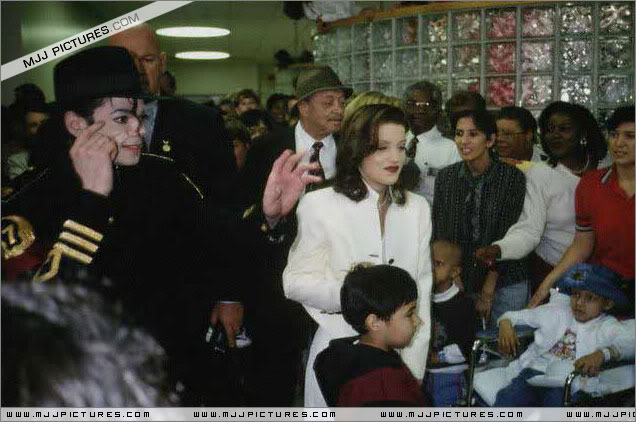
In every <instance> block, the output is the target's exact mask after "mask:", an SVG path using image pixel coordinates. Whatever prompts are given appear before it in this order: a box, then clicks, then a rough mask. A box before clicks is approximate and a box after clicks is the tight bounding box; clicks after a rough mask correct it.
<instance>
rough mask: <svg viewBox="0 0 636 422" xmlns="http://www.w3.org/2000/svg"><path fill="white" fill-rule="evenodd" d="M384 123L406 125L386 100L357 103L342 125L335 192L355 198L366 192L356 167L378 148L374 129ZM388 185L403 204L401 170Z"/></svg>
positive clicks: (398, 112) (397, 200)
mask: <svg viewBox="0 0 636 422" xmlns="http://www.w3.org/2000/svg"><path fill="white" fill-rule="evenodd" d="M384 123H395V124H398V125H401V126H404V128H405V129H406V128H407V127H408V123H407V120H406V115H405V114H404V112H403V111H402V110H401V109H399V108H397V107H393V106H390V105H386V104H372V105H366V106H362V107H360V108H359V109H358V110H357V111H355V112H354V113H353V114H352V115H351V118H350V119H348V120H347V122H346V123H345V125H344V126H343V127H342V130H341V131H340V134H341V138H340V144H339V145H338V154H337V155H336V177H335V178H334V184H333V186H334V190H335V191H336V192H338V193H342V194H343V195H346V196H347V197H348V198H349V199H351V200H353V201H356V202H359V201H361V200H362V199H364V198H365V197H366V196H367V193H368V192H367V187H366V185H365V184H364V182H363V181H362V176H361V175H360V170H359V168H360V165H361V164H362V160H364V158H366V157H367V156H369V155H371V154H373V153H374V152H375V151H376V150H377V149H378V131H379V129H380V126H381V125H382V124H384ZM389 189H391V191H390V193H391V195H392V198H393V201H394V202H395V203H396V204H398V205H403V204H404V203H405V202H406V193H405V189H404V182H403V173H400V176H399V178H398V180H397V182H396V183H395V184H394V185H393V186H390V187H389Z"/></svg>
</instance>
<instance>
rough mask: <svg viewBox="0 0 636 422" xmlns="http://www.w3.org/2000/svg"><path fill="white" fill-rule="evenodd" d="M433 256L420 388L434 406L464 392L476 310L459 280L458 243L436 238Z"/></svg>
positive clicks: (443, 404)
mask: <svg viewBox="0 0 636 422" xmlns="http://www.w3.org/2000/svg"><path fill="white" fill-rule="evenodd" d="M431 251H432V255H433V304H432V306H431V325H432V327H431V330H432V332H431V345H430V349H429V357H428V364H427V367H426V375H425V376H424V383H423V388H424V392H425V394H426V397H427V399H428V400H429V401H430V402H431V404H432V405H433V406H434V407H450V406H454V405H455V404H457V401H458V400H459V399H460V398H462V397H463V395H464V387H465V385H466V379H465V377H464V371H465V370H466V369H467V368H468V365H467V363H466V362H467V360H468V359H467V358H468V356H470V349H471V346H472V344H473V341H474V339H475V330H476V324H475V322H476V318H477V316H476V311H475V305H474V304H473V301H472V299H471V298H470V297H468V296H466V295H464V292H463V291H461V290H460V289H459V287H458V286H457V285H458V284H460V282H461V258H462V256H461V249H460V247H459V245H457V244H455V243H451V242H448V241H445V240H437V241H435V242H433V244H432V246H431Z"/></svg>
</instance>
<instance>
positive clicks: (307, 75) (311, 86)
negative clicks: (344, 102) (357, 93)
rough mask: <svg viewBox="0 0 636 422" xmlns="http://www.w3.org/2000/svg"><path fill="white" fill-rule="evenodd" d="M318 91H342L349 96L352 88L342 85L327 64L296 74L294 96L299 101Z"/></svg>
mask: <svg viewBox="0 0 636 422" xmlns="http://www.w3.org/2000/svg"><path fill="white" fill-rule="evenodd" d="M320 91H342V92H344V94H345V97H349V96H350V95H351V93H352V92H353V89H351V88H349V87H347V86H344V85H343V84H342V82H340V78H338V75H336V72H334V71H333V69H332V68H330V67H329V66H322V67H314V68H313V69H310V70H306V71H304V72H302V73H301V74H300V75H299V76H298V82H296V97H298V101H299V102H300V101H302V100H305V99H307V98H308V97H310V96H311V95H313V94H315V93H316V92H320Z"/></svg>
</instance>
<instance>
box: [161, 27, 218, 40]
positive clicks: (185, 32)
mask: <svg viewBox="0 0 636 422" xmlns="http://www.w3.org/2000/svg"><path fill="white" fill-rule="evenodd" d="M229 33H230V30H229V29H225V28H214V27H211V26H175V27H171V28H161V29H157V34H159V35H163V36H165V37H188V38H210V37H224V36H226V35H228V34H229Z"/></svg>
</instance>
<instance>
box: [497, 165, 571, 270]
mask: <svg viewBox="0 0 636 422" xmlns="http://www.w3.org/2000/svg"><path fill="white" fill-rule="evenodd" d="M517 167H518V168H519V169H520V170H521V171H524V172H525V175H526V197H525V200H524V204H523V211H522V213H521V216H520V217H519V221H517V222H516V223H515V224H514V225H513V226H512V227H510V228H509V229H508V232H507V233H506V236H505V237H504V238H503V239H501V240H499V241H497V242H494V243H493V244H495V245H499V247H500V248H501V259H502V260H506V259H521V258H523V257H524V256H526V255H528V254H529V253H530V252H532V250H535V252H536V253H537V255H539V256H540V257H541V258H542V259H543V260H544V261H546V262H547V263H549V264H551V265H553V266H554V265H556V264H557V263H558V262H559V261H560V260H561V257H562V256H563V253H564V252H565V250H566V249H567V248H568V247H569V246H570V244H571V243H572V240H573V239H574V232H575V229H574V220H575V213H574V192H575V190H576V185H577V184H578V183H579V177H578V176H575V175H574V174H572V173H571V172H570V171H569V170H568V169H567V168H566V167H565V166H563V165H562V164H558V165H557V166H556V167H555V168H552V167H549V166H548V165H546V164H543V163H532V162H529V161H525V162H523V163H522V164H520V165H518V166H517ZM535 248H536V249H535Z"/></svg>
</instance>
